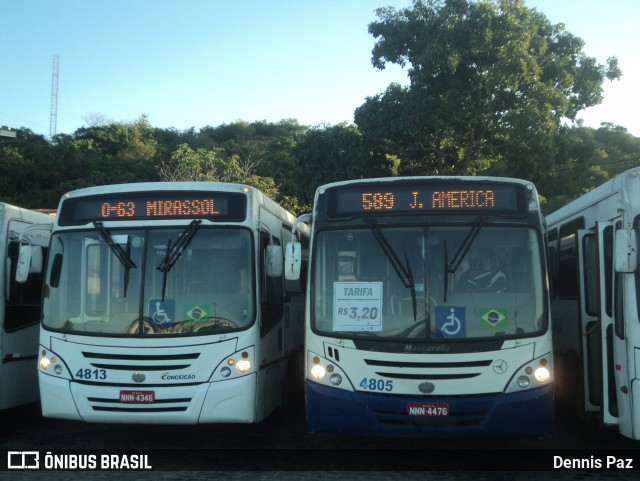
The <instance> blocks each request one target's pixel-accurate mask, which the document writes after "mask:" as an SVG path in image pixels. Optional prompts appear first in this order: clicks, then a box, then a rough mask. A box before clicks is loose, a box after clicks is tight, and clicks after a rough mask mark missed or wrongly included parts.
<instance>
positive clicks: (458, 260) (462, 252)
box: [443, 217, 482, 302]
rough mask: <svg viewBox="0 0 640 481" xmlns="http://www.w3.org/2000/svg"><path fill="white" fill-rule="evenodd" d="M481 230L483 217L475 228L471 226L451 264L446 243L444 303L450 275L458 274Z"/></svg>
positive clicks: (479, 218)
mask: <svg viewBox="0 0 640 481" xmlns="http://www.w3.org/2000/svg"><path fill="white" fill-rule="evenodd" d="M481 228H482V217H478V220H477V221H476V223H475V224H474V225H473V226H471V229H469V232H467V236H466V237H465V238H464V240H463V241H462V244H460V247H459V248H458V250H457V251H456V253H455V255H454V256H453V259H452V260H451V262H449V252H448V250H447V243H446V242H444V256H443V259H444V270H445V275H444V302H447V291H448V290H449V289H448V287H449V281H448V274H455V273H456V272H458V269H459V268H460V264H462V261H463V260H464V257H465V256H466V255H467V252H469V249H471V246H472V245H473V243H474V242H475V240H476V237H478V234H479V233H480V229H481Z"/></svg>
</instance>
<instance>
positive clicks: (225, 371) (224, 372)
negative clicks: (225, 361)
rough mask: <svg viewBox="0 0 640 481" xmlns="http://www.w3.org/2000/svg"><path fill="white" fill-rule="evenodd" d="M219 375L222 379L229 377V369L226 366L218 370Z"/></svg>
mask: <svg viewBox="0 0 640 481" xmlns="http://www.w3.org/2000/svg"><path fill="white" fill-rule="evenodd" d="M220 375H221V376H222V377H229V376H231V369H229V368H228V367H227V366H225V367H223V368H222V369H220Z"/></svg>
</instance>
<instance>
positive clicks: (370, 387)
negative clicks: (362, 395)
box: [360, 377, 393, 392]
mask: <svg viewBox="0 0 640 481" xmlns="http://www.w3.org/2000/svg"><path fill="white" fill-rule="evenodd" d="M360 387H361V388H362V389H364V390H365V391H387V392H391V391H393V381H385V380H383V379H375V378H366V377H365V378H363V379H362V381H360Z"/></svg>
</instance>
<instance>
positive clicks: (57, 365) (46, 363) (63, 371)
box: [38, 349, 69, 378]
mask: <svg viewBox="0 0 640 481" xmlns="http://www.w3.org/2000/svg"><path fill="white" fill-rule="evenodd" d="M38 367H39V368H40V372H42V373H46V374H55V375H56V376H61V377H67V378H69V374H68V372H67V368H66V366H65V365H64V362H63V361H62V359H60V358H59V357H58V356H56V355H55V354H53V353H52V352H50V351H49V350H47V349H42V350H41V351H40V359H39V360H38Z"/></svg>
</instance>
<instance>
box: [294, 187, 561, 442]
mask: <svg viewBox="0 0 640 481" xmlns="http://www.w3.org/2000/svg"><path fill="white" fill-rule="evenodd" d="M298 220H299V223H302V222H307V223H311V224H312V230H311V232H312V233H311V248H310V249H311V250H310V262H309V264H310V265H309V276H308V277H309V283H308V296H307V309H306V319H307V321H306V335H305V342H306V399H307V419H308V428H309V430H310V431H311V432H335V433H352V434H380V435H406V436H425V437H431V436H433V437H447V436H451V437H462V436H464V437H473V436H477V437H502V436H506V437H529V436H534V437H536V436H546V435H549V434H550V432H551V429H552V419H553V414H552V406H553V396H552V378H551V370H552V344H551V332H550V328H549V298H548V294H547V289H546V286H547V277H546V276H547V272H546V262H545V255H544V253H545V243H544V230H543V219H542V216H541V214H540V209H539V206H538V197H537V193H536V189H535V187H534V186H533V185H532V184H531V183H529V182H525V181H521V180H514V179H498V178H487V177H404V178H403V177H399V178H386V179H369V180H354V181H346V182H337V183H333V184H328V185H325V186H322V187H320V188H318V190H317V192H316V195H315V201H314V207H313V213H312V214H311V215H308V214H307V215H306V216H305V217H300V218H299V219H298ZM294 230H295V229H294ZM298 250H299V249H298V247H297V246H296V245H295V243H292V244H291V245H287V246H286V256H285V275H286V276H287V278H294V279H295V278H296V277H297V268H298V265H299V264H300V263H299V262H298Z"/></svg>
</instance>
